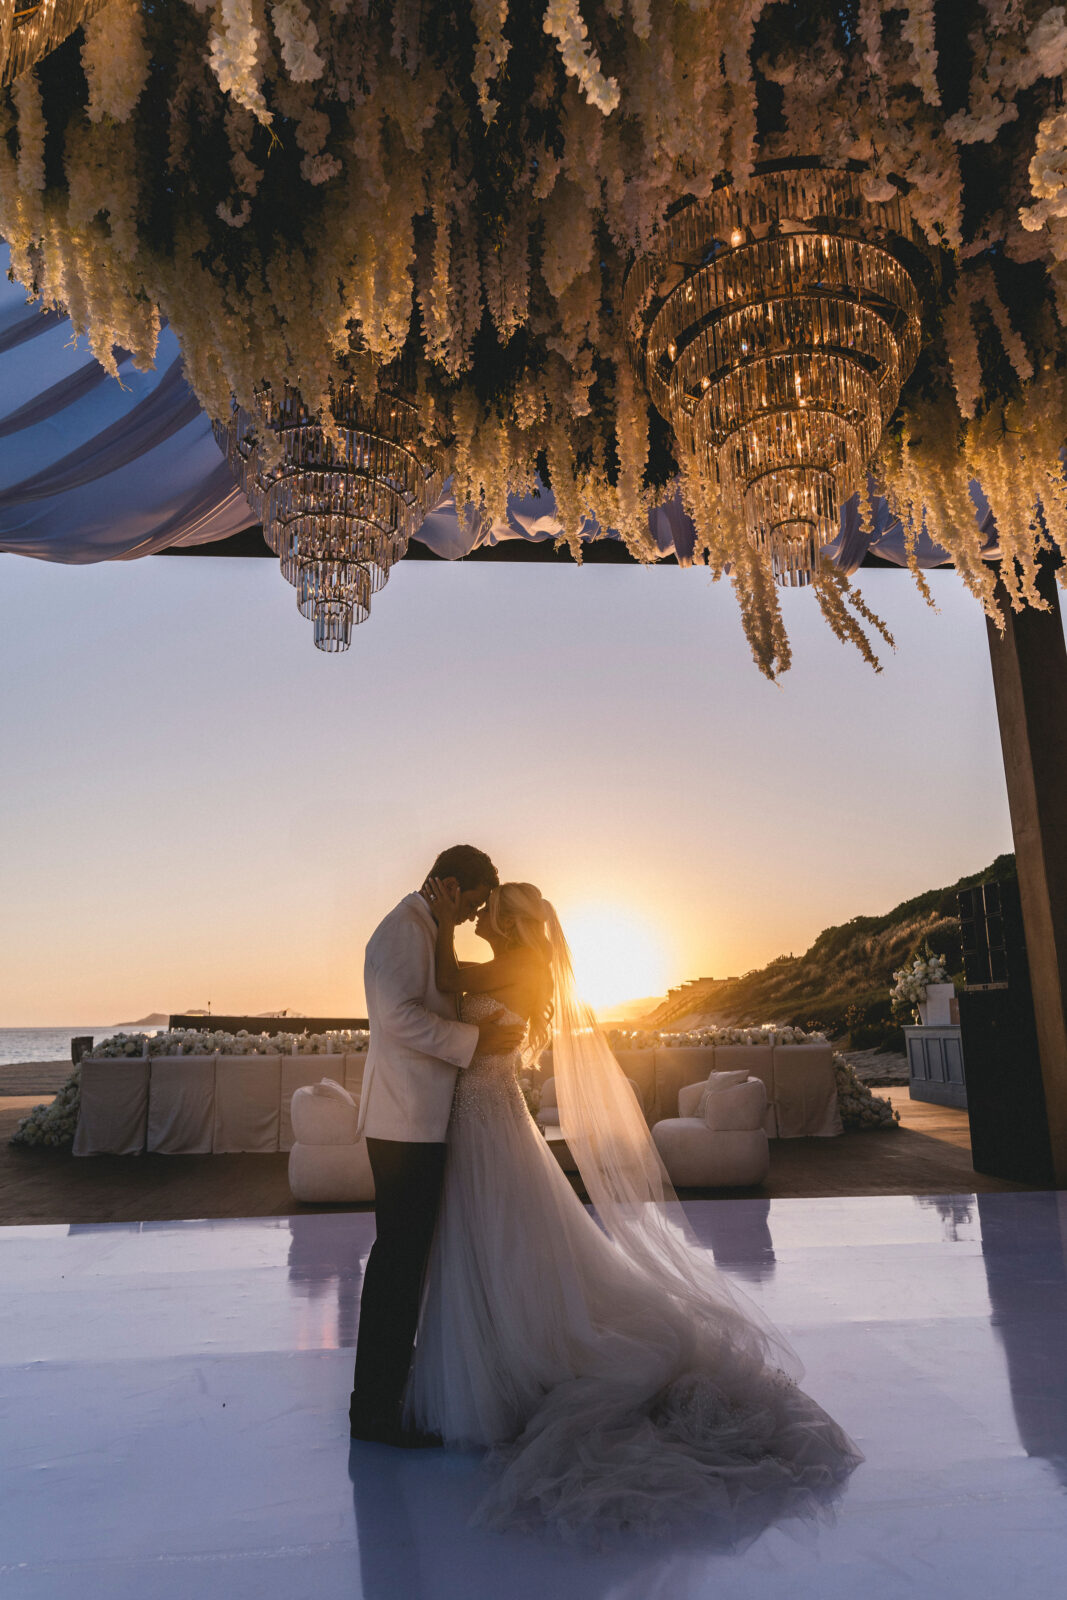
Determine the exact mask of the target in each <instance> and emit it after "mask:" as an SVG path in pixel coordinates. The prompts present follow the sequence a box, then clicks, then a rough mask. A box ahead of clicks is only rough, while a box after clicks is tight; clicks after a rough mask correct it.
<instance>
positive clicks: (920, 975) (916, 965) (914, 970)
mask: <svg viewBox="0 0 1067 1600" xmlns="http://www.w3.org/2000/svg"><path fill="white" fill-rule="evenodd" d="M951 982H952V979H951V978H950V977H949V975H948V973H947V972H946V971H945V963H944V961H943V960H942V958H941V957H940V956H935V955H926V956H916V957H915V959H914V960H913V961H912V963H911V966H910V967H898V968H897V970H896V972H894V974H893V987H892V989H890V991H889V994H890V998H891V999H892V1000H893V1001H894V1002H895V1003H896V1004H897V1005H902V1006H919V1005H921V1004H922V1003H923V1001H924V1000H925V999H926V991H927V989H928V988H929V987H930V985H931V984H933V983H951Z"/></svg>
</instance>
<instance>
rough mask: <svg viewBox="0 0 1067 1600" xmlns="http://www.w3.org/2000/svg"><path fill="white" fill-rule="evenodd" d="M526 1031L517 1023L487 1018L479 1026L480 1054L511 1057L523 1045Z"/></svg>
mask: <svg viewBox="0 0 1067 1600" xmlns="http://www.w3.org/2000/svg"><path fill="white" fill-rule="evenodd" d="M525 1032H526V1029H525V1028H524V1027H522V1026H521V1025H520V1024H519V1023H517V1022H497V1021H496V1020H495V1019H494V1018H493V1017H487V1018H486V1020H485V1021H484V1022H479V1024H478V1054H479V1055H483V1056H509V1055H511V1053H512V1051H513V1050H517V1049H518V1048H519V1046H520V1045H521V1044H522V1038H523V1034H524V1033H525Z"/></svg>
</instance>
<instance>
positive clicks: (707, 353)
mask: <svg viewBox="0 0 1067 1600" xmlns="http://www.w3.org/2000/svg"><path fill="white" fill-rule="evenodd" d="M930 275H931V262H930V258H929V255H928V253H927V252H926V250H925V248H924V246H923V244H922V241H921V238H920V235H919V233H918V230H917V228H916V227H915V226H914V224H913V223H912V220H911V216H910V214H909V210H908V207H907V204H906V202H905V200H904V199H903V197H902V196H895V197H894V198H892V199H890V200H887V201H883V202H877V203H875V202H871V201H868V200H866V199H864V197H863V193H862V190H861V175H860V174H857V173H854V172H851V171H840V170H825V171H824V170H822V169H820V168H818V167H817V166H813V165H804V166H793V167H791V168H788V169H784V170H777V171H765V172H762V173H760V174H759V175H758V176H756V177H755V178H753V179H752V180H751V182H750V184H749V186H748V187H747V188H745V189H743V190H739V189H734V188H727V187H723V188H720V189H717V190H715V191H713V193H712V194H711V195H710V196H709V197H708V198H707V199H706V200H703V201H690V202H686V203H684V204H683V205H681V206H680V207H679V208H678V209H677V210H676V211H674V212H673V213H672V214H671V216H670V217H669V218H668V219H667V221H666V222H665V223H664V225H663V226H662V227H661V229H660V231H659V233H658V234H657V236H656V238H655V240H654V242H653V246H652V249H651V250H650V251H649V252H648V253H647V254H645V255H643V256H641V257H640V258H639V259H638V260H637V261H636V262H635V264H634V266H633V268H632V269H631V271H630V273H629V275H628V277H627V282H626V304H625V311H626V316H627V320H628V327H629V332H630V340H631V352H632V355H633V358H634V361H635V364H636V365H637V367H638V369H639V371H641V372H642V373H643V375H644V378H645V381H646V384H647V386H648V389H649V392H650V394H651V397H652V401H653V404H654V405H655V406H656V407H657V409H658V410H659V411H661V412H662V414H663V416H664V417H666V418H667V420H668V421H669V422H670V423H671V425H672V426H673V428H674V432H675V436H676V439H677V442H678V446H679V449H680V452H681V455H682V457H683V459H684V460H685V463H686V465H687V467H688V469H689V470H690V471H692V472H695V473H696V475H697V477H698V480H699V481H701V482H703V483H704V484H705V485H706V486H707V487H708V488H709V489H710V490H711V492H712V495H713V497H714V498H715V499H717V501H718V503H719V505H720V507H721V509H722V511H723V512H724V513H725V515H726V517H727V518H729V519H731V520H733V521H736V522H739V523H740V524H741V526H742V527H743V529H744V531H745V534H746V535H747V537H748V538H749V539H750V540H751V541H752V542H753V543H754V544H755V545H756V546H757V547H759V548H766V549H768V550H769V552H770V557H771V563H772V568H773V571H774V575H775V577H776V579H777V580H778V581H779V582H780V583H783V584H789V585H798V584H804V583H810V582H811V580H812V578H813V576H814V574H815V573H816V571H817V570H818V565H819V555H820V550H821V549H822V548H823V547H824V546H826V545H827V544H829V543H830V542H831V541H832V540H833V539H834V538H836V537H837V534H838V531H839V518H840V508H841V505H842V503H843V502H844V501H845V500H847V499H848V497H849V496H850V495H851V494H853V493H855V491H856V490H857V489H859V488H860V487H861V485H862V484H863V482H864V474H865V471H866V468H867V465H868V463H869V462H870V460H871V457H872V456H873V455H874V453H875V451H876V449H877V447H878V441H879V439H880V437H881V434H882V430H883V428H884V427H885V424H886V423H887V422H888V420H889V418H890V416H891V415H892V413H893V411H894V410H895V409H896V405H897V401H898V399H899V397H900V390H901V386H902V385H903V383H904V381H905V379H906V378H907V376H908V374H909V373H910V372H911V370H912V367H913V366H914V364H915V360H916V357H917V356H918V353H919V348H920V343H921V337H922V309H923V294H922V292H921V291H922V289H923V288H924V286H925V282H926V281H927V280H928V279H929V277H930Z"/></svg>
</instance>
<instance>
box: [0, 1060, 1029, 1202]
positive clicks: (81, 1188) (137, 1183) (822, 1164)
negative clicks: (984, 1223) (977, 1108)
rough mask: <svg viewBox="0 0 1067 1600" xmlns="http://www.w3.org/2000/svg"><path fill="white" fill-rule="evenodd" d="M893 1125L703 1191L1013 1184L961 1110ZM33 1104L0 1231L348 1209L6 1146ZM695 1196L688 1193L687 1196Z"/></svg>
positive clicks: (941, 1189)
mask: <svg viewBox="0 0 1067 1600" xmlns="http://www.w3.org/2000/svg"><path fill="white" fill-rule="evenodd" d="M892 1098H893V1104H894V1105H895V1106H896V1107H897V1108H898V1109H899V1111H900V1113H901V1122H902V1126H901V1127H900V1128H899V1129H898V1130H897V1131H896V1132H895V1133H846V1134H844V1135H843V1136H842V1137H841V1138H839V1139H789V1140H776V1141H775V1142H774V1143H773V1144H772V1145H771V1172H770V1177H769V1179H768V1181H767V1183H766V1184H765V1185H763V1186H762V1187H761V1188H760V1189H755V1190H743V1189H727V1190H701V1191H699V1192H700V1193H701V1194H703V1195H708V1196H716V1195H719V1194H721V1195H723V1196H724V1197H729V1196H741V1195H746V1194H758V1195H762V1196H764V1197H766V1196H770V1197H771V1198H773V1199H787V1198H801V1197H807V1196H815V1195H863V1194H972V1193H976V1192H977V1193H989V1192H991V1191H1003V1190H1016V1189H1023V1188H1025V1187H1026V1185H1024V1184H1013V1183H1002V1182H1000V1181H999V1180H997V1179H995V1178H983V1177H980V1176H979V1175H978V1174H977V1173H976V1172H975V1171H974V1170H973V1169H972V1167H971V1157H970V1142H969V1138H968V1129H967V1114H966V1112H963V1111H953V1110H950V1109H946V1108H942V1107H939V1106H929V1105H924V1104H920V1103H919V1102H913V1101H911V1100H910V1099H909V1098H908V1095H907V1092H906V1091H904V1090H896V1091H892ZM37 1099H39V1097H34V1096H24V1097H21V1098H6V1099H0V1141H2V1142H0V1225H11V1224H14V1223H47V1222H51V1223H64V1222H167V1221H175V1220H178V1219H182V1218H193V1217H277V1216H290V1215H294V1214H300V1213H309V1212H314V1211H321V1210H327V1211H330V1210H339V1211H347V1210H353V1209H365V1208H362V1207H360V1208H356V1207H351V1206H306V1205H300V1204H299V1203H298V1202H297V1201H295V1200H294V1199H293V1197H292V1195H291V1194H290V1192H289V1185H288V1182H287V1179H286V1169H287V1161H288V1158H287V1157H286V1156H284V1155H276V1156H96V1157H93V1158H91V1159H84V1160H75V1159H74V1157H73V1156H71V1155H70V1154H69V1153H64V1152H59V1151H49V1150H41V1151H37V1150H19V1149H13V1148H12V1147H11V1145H9V1144H8V1143H7V1140H8V1137H9V1136H10V1134H11V1132H12V1131H13V1129H14V1126H15V1123H16V1122H17V1120H18V1118H19V1117H20V1116H21V1115H22V1114H23V1112H24V1111H25V1110H26V1109H27V1108H28V1107H29V1106H30V1105H33V1104H34V1103H35V1102H36V1100H37ZM694 1192H696V1191H694Z"/></svg>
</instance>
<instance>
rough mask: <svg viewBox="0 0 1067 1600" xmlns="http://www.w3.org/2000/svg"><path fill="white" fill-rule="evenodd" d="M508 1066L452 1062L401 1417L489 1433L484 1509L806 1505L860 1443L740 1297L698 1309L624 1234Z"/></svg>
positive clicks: (563, 1521)
mask: <svg viewBox="0 0 1067 1600" xmlns="http://www.w3.org/2000/svg"><path fill="white" fill-rule="evenodd" d="M513 1066H514V1063H507V1062H501V1061H495V1062H494V1061H491V1060H485V1059H476V1061H475V1062H474V1063H472V1065H471V1067H469V1068H468V1069H467V1070H466V1072H463V1073H461V1074H460V1077H459V1080H458V1084H457V1093H456V1100H455V1104H454V1107H453V1114H452V1119H451V1123H450V1126H449V1149H448V1161H447V1167H446V1175H445V1184H444V1195H443V1200H442V1205H441V1211H440V1216H439V1220H438V1225H437V1232H436V1236H435V1240H434V1245H433V1251H432V1255H431V1259H430V1265H429V1271H428V1275H427V1288H426V1295H425V1301H424V1305H423V1311H422V1317H421V1321H420V1325H419V1335H418V1342H417V1345H416V1352H415V1361H414V1365H413V1368H412V1375H411V1382H410V1385H409V1390H408V1400H407V1411H408V1417H409V1419H410V1420H411V1421H413V1422H415V1423H416V1424H418V1425H419V1426H420V1427H423V1428H427V1429H431V1430H434V1431H436V1432H439V1433H440V1434H441V1435H442V1436H443V1438H444V1439H445V1441H446V1443H449V1444H452V1445H457V1446H468V1447H471V1446H476V1447H482V1448H489V1449H490V1450H491V1455H490V1464H491V1465H492V1466H493V1467H494V1468H495V1469H496V1470H495V1472H494V1481H493V1486H492V1488H491V1489H490V1490H489V1492H488V1494H487V1496H486V1499H485V1501H484V1503H483V1505H482V1507H481V1510H480V1513H479V1520H481V1521H484V1522H487V1523H489V1524H491V1525H493V1526H498V1527H535V1526H546V1525H547V1526H549V1527H552V1528H554V1529H556V1530H557V1531H558V1532H560V1533H562V1534H564V1535H565V1536H582V1535H587V1534H592V1535H594V1536H600V1535H602V1534H603V1533H605V1532H608V1531H611V1530H615V1529H642V1530H644V1531H657V1530H659V1529H662V1528H666V1527H668V1526H671V1527H676V1526H677V1525H678V1523H679V1522H680V1521H690V1522H691V1521H692V1520H693V1519H711V1520H712V1521H713V1522H715V1523H717V1524H719V1525H720V1527H721V1529H722V1530H723V1531H724V1532H725V1533H726V1534H727V1536H729V1535H730V1531H731V1529H732V1530H733V1531H734V1532H735V1533H737V1534H739V1535H740V1534H743V1532H744V1531H745V1530H746V1528H750V1527H751V1526H754V1525H755V1524H756V1523H759V1522H761V1521H765V1520H767V1518H768V1517H771V1518H777V1517H780V1516H788V1515H797V1514H800V1515H809V1514H812V1513H813V1512H815V1511H817V1510H818V1509H820V1508H821V1507H822V1506H823V1505H825V1504H826V1502H827V1498H828V1492H830V1494H831V1495H832V1491H833V1488H834V1486H835V1485H838V1484H840V1483H841V1482H842V1481H843V1480H844V1478H846V1477H847V1475H848V1473H849V1472H850V1471H851V1470H852V1469H853V1467H855V1465H856V1464H857V1462H858V1461H860V1460H861V1459H862V1458H861V1456H860V1454H859V1452H858V1451H857V1449H856V1448H855V1446H854V1445H853V1444H852V1443H851V1442H850V1440H849V1439H848V1437H847V1436H846V1435H845V1434H844V1432H843V1431H842V1430H841V1428H840V1427H839V1426H838V1425H837V1424H836V1423H835V1422H834V1421H833V1420H832V1419H831V1418H830V1417H829V1416H827V1414H826V1413H825V1412H824V1411H823V1410H822V1409H821V1408H820V1407H819V1406H818V1405H817V1404H816V1403H815V1402H814V1401H813V1400H811V1399H810V1398H809V1397H808V1396H807V1395H805V1394H804V1393H803V1392H802V1391H801V1390H799V1389H798V1388H797V1387H796V1385H795V1384H794V1383H793V1382H791V1381H790V1380H789V1379H788V1378H787V1377H785V1376H784V1374H783V1373H781V1372H780V1371H778V1370H777V1369H776V1368H775V1367H774V1366H773V1365H771V1364H768V1362H767V1361H766V1360H765V1359H764V1357H763V1356H762V1354H761V1346H760V1341H759V1337H758V1335H757V1334H756V1333H755V1331H754V1328H753V1326H752V1324H751V1323H750V1322H749V1321H747V1320H746V1318H745V1315H744V1312H743V1310H742V1309H740V1308H737V1309H735V1308H733V1307H732V1306H731V1307H724V1309H723V1311H722V1313H721V1315H720V1316H718V1317H716V1318H715V1319H714V1322H713V1321H712V1320H711V1319H704V1320H702V1321H701V1320H698V1319H697V1318H695V1317H694V1315H693V1313H692V1310H691V1308H687V1307H686V1306H684V1305H682V1304H680V1303H679V1302H678V1301H677V1300H676V1299H674V1298H673V1297H671V1296H670V1295H666V1294H664V1293H663V1291H662V1288H661V1286H660V1285H658V1284H655V1283H653V1282H652V1281H651V1280H650V1278H649V1277H648V1275H647V1274H646V1273H645V1272H644V1271H643V1270H642V1269H640V1268H639V1267H637V1266H636V1265H635V1264H633V1263H632V1262H631V1261H629V1260H628V1259H627V1258H626V1257H625V1256H624V1255H623V1254H622V1253H621V1251H620V1250H619V1249H618V1247H617V1246H616V1245H615V1244H613V1243H612V1241H611V1240H610V1239H609V1238H608V1237H607V1236H606V1235H605V1233H604V1232H603V1230H602V1229H601V1228H600V1227H599V1226H598V1224H597V1223H596V1221H595V1220H594V1218H593V1217H592V1216H591V1215H590V1213H589V1212H588V1211H587V1210H586V1208H585V1206H583V1205H582V1203H581V1201H580V1200H579V1199H578V1197H577V1195H576V1194H575V1193H574V1190H573V1189H572V1188H571V1185H570V1183H569V1182H568V1180H567V1178H566V1176H565V1174H564V1173H563V1172H562V1171H561V1169H560V1167H559V1164H558V1163H557V1161H556V1159H555V1157H554V1156H553V1154H552V1152H551V1151H550V1150H549V1148H548V1147H547V1145H546V1142H545V1140H544V1139H543V1137H542V1136H541V1134H540V1132H539V1130H538V1128H537V1126H536V1124H535V1123H534V1122H533V1120H532V1118H531V1117H530V1114H529V1112H528V1110H527V1108H526V1104H525V1101H524V1100H523V1097H522V1093H521V1091H520V1089H519V1087H518V1084H517V1083H516V1081H515V1077H514V1072H513V1070H512V1069H513ZM757 1501H758V1503H759V1506H760V1507H762V1508H763V1509H762V1512H761V1513H760V1514H759V1515H755V1516H753V1515H751V1514H752V1513H754V1512H755V1509H756V1507H755V1502H757Z"/></svg>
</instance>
